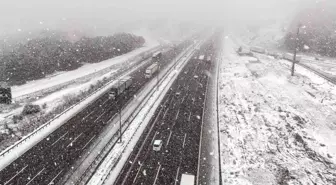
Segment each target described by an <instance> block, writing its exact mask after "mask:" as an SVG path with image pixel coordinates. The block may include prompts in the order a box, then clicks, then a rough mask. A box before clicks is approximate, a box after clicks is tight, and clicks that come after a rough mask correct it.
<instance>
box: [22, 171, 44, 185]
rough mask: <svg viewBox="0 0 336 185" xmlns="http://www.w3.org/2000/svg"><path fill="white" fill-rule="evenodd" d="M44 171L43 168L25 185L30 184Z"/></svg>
mask: <svg viewBox="0 0 336 185" xmlns="http://www.w3.org/2000/svg"><path fill="white" fill-rule="evenodd" d="M44 170H45V168H43V169H42V170H41V171H39V172H38V173H37V174H36V175H35V176H34V177H33V178H32V179H31V180H30V181H29V182H28V183H27V184H26V185H28V184H30V183H31V182H32V181H33V180H34V179H35V178H36V177H37V176H38V175H40V174H41V173H42V172H43V171H44Z"/></svg>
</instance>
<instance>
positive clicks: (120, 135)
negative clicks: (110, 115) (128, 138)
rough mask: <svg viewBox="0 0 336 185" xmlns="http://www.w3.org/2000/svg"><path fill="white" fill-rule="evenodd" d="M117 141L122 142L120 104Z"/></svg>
mask: <svg viewBox="0 0 336 185" xmlns="http://www.w3.org/2000/svg"><path fill="white" fill-rule="evenodd" d="M119 142H120V143H121V142H122V134H121V105H120V106H119Z"/></svg>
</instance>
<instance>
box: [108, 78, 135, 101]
mask: <svg viewBox="0 0 336 185" xmlns="http://www.w3.org/2000/svg"><path fill="white" fill-rule="evenodd" d="M131 85H132V78H131V77H129V76H127V77H124V78H122V79H120V80H119V81H118V82H117V83H115V84H114V85H113V86H112V87H111V89H110V92H109V97H110V98H112V99H116V98H117V97H118V96H119V95H120V94H122V93H123V92H124V91H125V90H128V89H129V88H130V86H131Z"/></svg>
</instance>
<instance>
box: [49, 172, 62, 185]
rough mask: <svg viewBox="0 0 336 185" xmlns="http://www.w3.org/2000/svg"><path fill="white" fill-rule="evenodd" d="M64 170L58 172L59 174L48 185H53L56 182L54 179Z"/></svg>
mask: <svg viewBox="0 0 336 185" xmlns="http://www.w3.org/2000/svg"><path fill="white" fill-rule="evenodd" d="M62 172H63V170H61V171H60V172H58V174H57V175H56V176H55V177H54V178H53V179H52V180H51V181H50V182H49V183H48V185H52V184H55V183H54V180H55V179H56V178H57V177H58V176H59V175H60V174H61V173H62Z"/></svg>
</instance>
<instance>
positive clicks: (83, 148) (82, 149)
mask: <svg viewBox="0 0 336 185" xmlns="http://www.w3.org/2000/svg"><path fill="white" fill-rule="evenodd" d="M94 137H96V135H94V136H92V137H91V139H90V140H89V141H88V142H87V143H86V144H85V145H84V146H83V148H82V150H83V149H84V148H85V147H86V145H88V144H89V143H90V142H91V141H92V139H93V138H94Z"/></svg>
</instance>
